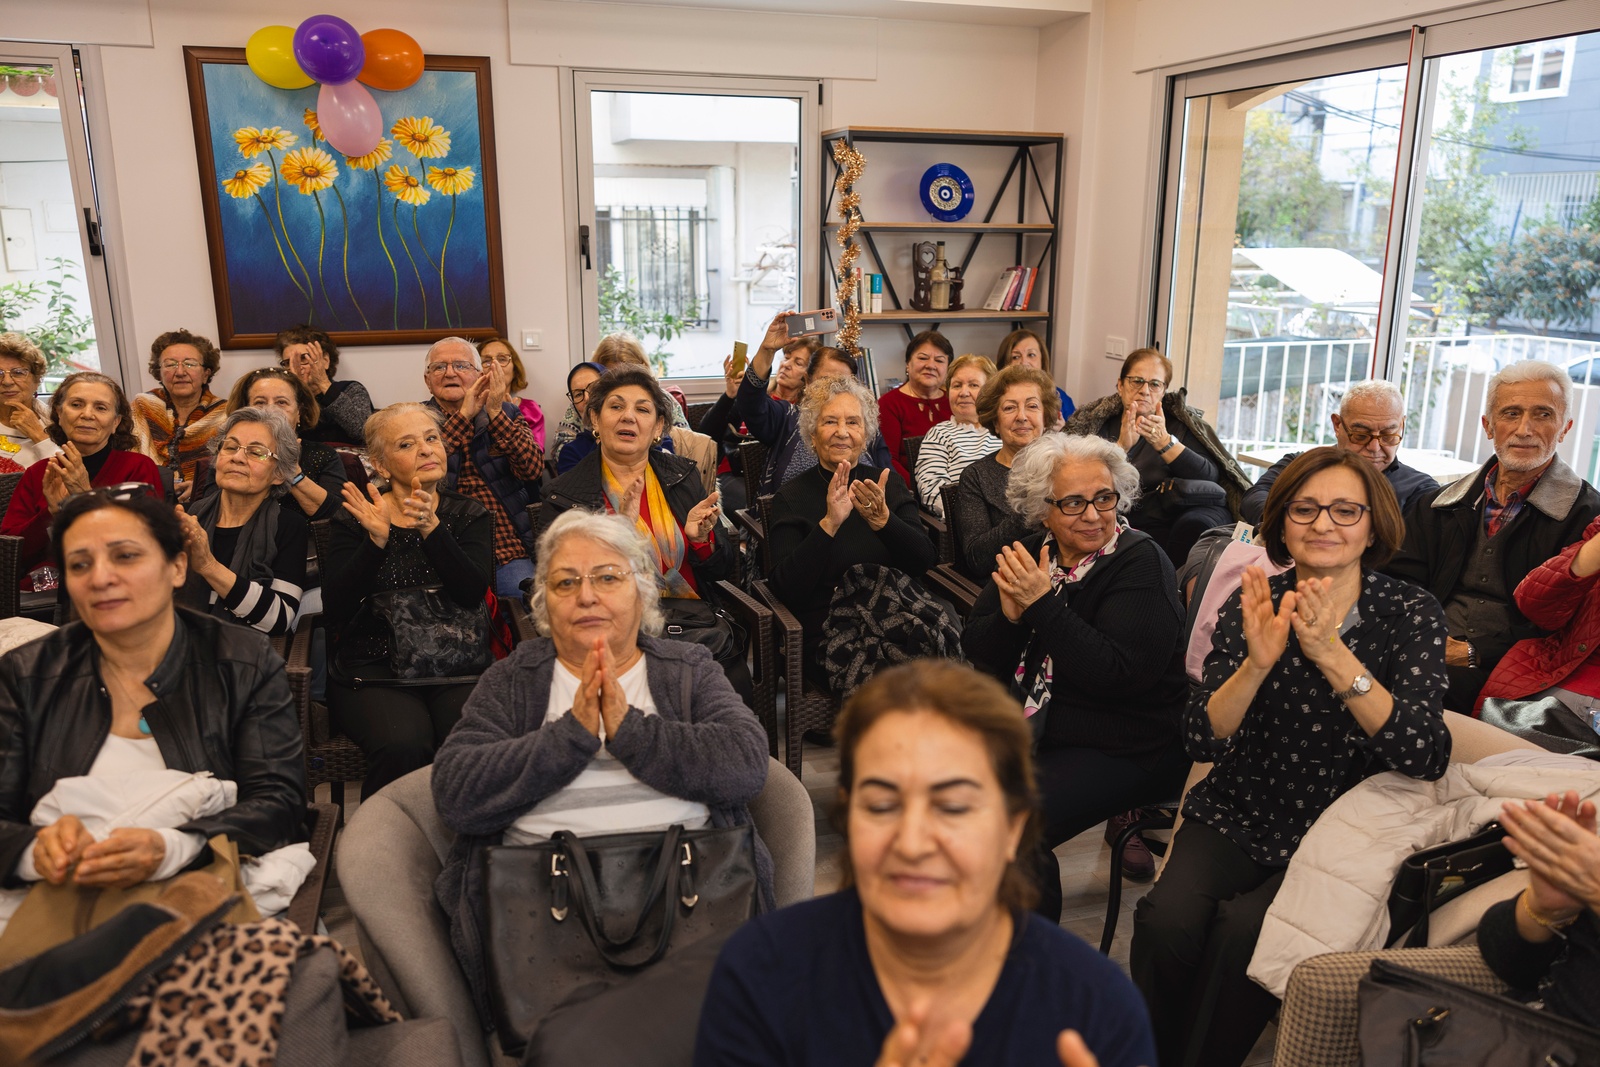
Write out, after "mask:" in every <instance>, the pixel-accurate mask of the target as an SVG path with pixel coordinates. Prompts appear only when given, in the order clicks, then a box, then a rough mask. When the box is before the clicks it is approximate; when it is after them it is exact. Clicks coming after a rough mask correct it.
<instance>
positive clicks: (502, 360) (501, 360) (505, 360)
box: [483, 356, 511, 367]
mask: <svg viewBox="0 0 1600 1067" xmlns="http://www.w3.org/2000/svg"><path fill="white" fill-rule="evenodd" d="M483 361H484V362H485V363H498V364H500V365H501V366H504V367H509V366H511V357H510V356H484V357H483Z"/></svg>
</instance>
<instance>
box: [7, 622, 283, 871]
mask: <svg viewBox="0 0 1600 1067" xmlns="http://www.w3.org/2000/svg"><path fill="white" fill-rule="evenodd" d="M175 610H176V611H177V613H178V620H177V626H176V627H175V628H174V629H173V636H172V644H171V645H170V646H169V647H168V649H167V654H166V657H165V658H164V659H162V661H161V665H160V666H158V667H157V668H156V670H155V673H154V674H152V675H151V676H150V677H149V678H148V679H147V680H146V682H145V684H146V685H147V686H148V687H149V688H150V691H151V692H152V693H154V694H155V696H156V702H155V703H154V704H151V705H150V706H149V707H148V708H147V709H145V719H146V720H147V721H148V722H149V724H150V732H151V735H152V736H153V737H154V738H155V742H156V744H157V745H158V746H159V747H160V749H161V758H162V759H163V760H165V761H166V764H167V767H168V768H169V769H172V770H180V771H189V772H191V773H192V772H195V771H210V772H211V773H212V774H214V775H216V776H217V777H218V778H221V779H223V780H225V781H231V782H236V783H237V784H238V786H239V798H238V802H237V803H235V804H234V805H233V806H232V807H230V808H227V809H225V810H223V811H221V812H219V813H217V814H216V815H211V816H205V817H202V818H198V819H193V820H191V821H189V822H186V823H184V824H183V825H182V826H179V827H177V829H179V830H182V831H185V832H193V833H198V834H201V835H203V836H205V837H207V838H209V837H213V836H215V835H216V834H226V835H227V836H228V837H229V839H231V840H232V841H233V842H234V843H235V844H237V845H238V846H239V852H240V853H241V854H243V855H247V856H261V855H264V854H265V853H267V852H271V851H272V850H273V849H276V848H281V847H282V846H284V845H287V844H290V843H292V842H295V841H303V840H305V812H306V785H305V764H304V755H303V752H302V742H301V737H300V720H299V717H298V716H297V715H296V713H295V707H294V699H293V697H292V696H291V694H290V692H289V678H288V675H287V673H286V672H285V671H284V666H283V660H282V659H280V658H279V657H278V654H277V653H276V652H274V651H272V646H271V645H270V644H268V642H267V638H266V635H264V634H261V633H258V632H256V631H255V630H251V629H248V628H246V627H243V626H235V625H232V624H231V623H225V622H222V621H220V620H218V619H214V618H211V617H210V616H208V615H202V614H199V613H197V612H193V611H189V610H188V609H185V608H177V609H175ZM99 659H100V654H99V649H98V646H97V645H96V643H95V638H94V634H93V633H91V632H90V630H89V628H88V627H87V626H85V625H84V624H83V623H81V622H73V623H68V624H67V625H66V626H63V627H62V628H61V629H59V630H56V631H54V632H52V633H49V634H46V635H45V636H44V637H41V638H39V639H38V640H37V641H31V642H29V643H28V644H26V645H23V646H21V647H20V648H16V649H13V650H12V651H11V652H9V653H7V654H6V655H5V656H4V657H3V658H0V878H3V880H0V885H3V886H5V887H7V888H15V887H18V886H20V885H21V884H22V883H21V882H19V881H17V880H16V879H15V878H14V877H13V874H12V872H13V871H15V869H16V866H17V860H18V859H20V858H21V856H22V854H23V850H24V849H26V848H29V847H31V846H32V844H33V839H34V834H35V832H36V831H35V828H34V827H33V826H31V825H29V822H28V816H29V813H31V812H32V811H33V807H34V805H35V804H36V803H38V801H39V798H40V797H43V796H44V795H45V794H46V793H48V792H49V791H50V789H51V788H52V787H53V786H54V785H55V783H56V781H57V780H58V779H61V778H69V777H73V776H76V775H84V774H88V773H89V768H90V767H92V766H93V765H94V761H95V757H96V756H98V755H99V754H100V749H101V747H102V746H103V745H104V744H105V740H106V735H107V734H109V733H110V732H111V702H110V700H109V698H108V697H107V696H106V693H105V690H104V689H103V688H102V686H101V684H100V676H99V671H98V663H99ZM209 859H210V850H209V849H202V850H201V853H200V855H199V856H198V857H196V859H195V863H196V864H201V863H205V862H209Z"/></svg>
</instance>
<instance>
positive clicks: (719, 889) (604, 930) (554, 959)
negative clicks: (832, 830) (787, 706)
mask: <svg viewBox="0 0 1600 1067" xmlns="http://www.w3.org/2000/svg"><path fill="white" fill-rule="evenodd" d="M484 864H485V872H484V890H485V898H486V900H487V911H488V915H487V920H488V921H487V929H488V943H489V1001H490V1007H491V1010H492V1012H493V1015H494V1024H495V1031H496V1033H497V1034H498V1035H499V1038H500V1047H501V1048H502V1049H503V1050H504V1051H505V1052H506V1054H507V1055H510V1056H520V1055H522V1053H523V1051H524V1050H525V1048H526V1047H527V1044H528V1040H529V1038H530V1036H531V1035H533V1034H534V1033H535V1031H536V1030H537V1029H538V1027H539V1023H540V1021H541V1020H543V1019H544V1018H545V1017H546V1016H547V1015H549V1014H550V1013H551V1012H552V1011H553V1010H554V1009H555V1008H556V1007H558V1006H559V1005H560V1004H561V1003H562V1002H563V1001H566V1000H568V999H569V998H573V999H586V998H589V997H592V996H594V995H595V993H596V987H600V988H601V989H604V988H609V987H612V986H615V985H618V984H620V983H622V982H625V981H627V980H628V979H629V978H630V977H631V976H633V975H635V974H638V973H639V972H641V971H644V970H645V969H646V968H648V967H650V966H651V965H652V964H654V963H656V962H658V961H659V960H661V959H662V958H663V957H665V956H666V955H668V954H669V953H671V952H673V951H676V950H679V949H682V948H684V947H686V946H688V945H692V944H695V943H697V942H700V941H704V940H707V939H713V938H714V939H716V940H717V941H718V942H721V941H723V940H726V939H727V937H728V936H729V935H730V934H732V933H733V931H734V930H735V929H737V928H738V927H739V925H740V924H742V923H743V922H744V921H745V920H747V919H749V918H751V917H753V916H754V915H755V914H756V913H757V911H758V909H759V897H758V896H757V886H756V851H755V830H754V828H753V827H751V826H736V827H729V828H727V829H720V830H719V829H705V830H685V829H684V828H683V827H682V826H681V825H674V826H671V827H669V828H668V829H666V830H660V831H648V832H642V833H630V834H606V835H601V836H595V837H588V838H579V837H578V836H577V835H575V834H573V833H571V832H569V831H566V830H563V831H561V832H560V833H557V834H555V835H553V836H552V837H551V838H550V840H548V841H544V842H541V843H539V844H536V845H503V846H498V847H494V848H490V849H488V850H486V855H485V860H484Z"/></svg>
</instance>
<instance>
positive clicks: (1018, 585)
mask: <svg viewBox="0 0 1600 1067" xmlns="http://www.w3.org/2000/svg"><path fill="white" fill-rule="evenodd" d="M994 564H995V566H994V587H995V589H996V590H998V591H999V593H1000V610H1001V611H1002V612H1004V613H1005V617H1006V618H1008V619H1010V620H1011V621H1012V622H1016V621H1018V620H1019V619H1021V618H1022V613H1023V612H1024V611H1027V610H1028V608H1029V607H1030V606H1032V605H1033V603H1034V602H1035V601H1036V600H1038V599H1039V598H1040V597H1042V596H1044V595H1045V594H1046V593H1048V592H1050V546H1049V545H1043V546H1041V547H1040V549H1039V558H1038V559H1034V558H1033V557H1032V556H1031V555H1029V554H1028V550H1027V549H1025V548H1023V547H1022V542H1021V541H1013V542H1012V543H1011V544H1009V545H1001V546H1000V551H999V553H998V554H996V556H995V557H994Z"/></svg>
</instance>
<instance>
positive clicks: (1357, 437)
mask: <svg viewBox="0 0 1600 1067" xmlns="http://www.w3.org/2000/svg"><path fill="white" fill-rule="evenodd" d="M1344 435H1345V437H1346V438H1347V439H1349V441H1350V443H1351V444H1353V445H1364V444H1366V443H1367V442H1369V441H1371V440H1372V439H1373V438H1374V437H1376V438H1377V439H1378V440H1380V441H1382V442H1383V443H1384V444H1386V445H1388V446H1389V447H1390V448H1393V447H1394V446H1395V445H1397V444H1399V443H1400V439H1401V438H1402V437H1404V436H1405V432H1404V431H1401V432H1398V433H1379V432H1378V431H1376V430H1356V429H1352V428H1351V427H1349V426H1346V427H1345V428H1344Z"/></svg>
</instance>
